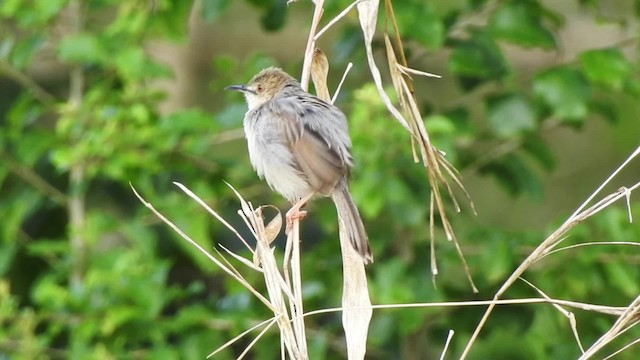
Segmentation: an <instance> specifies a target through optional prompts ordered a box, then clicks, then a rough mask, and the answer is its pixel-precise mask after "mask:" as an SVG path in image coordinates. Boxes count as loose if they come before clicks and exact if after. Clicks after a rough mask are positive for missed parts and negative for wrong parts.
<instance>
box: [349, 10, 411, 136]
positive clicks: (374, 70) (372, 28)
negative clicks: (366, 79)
mask: <svg viewBox="0 0 640 360" xmlns="http://www.w3.org/2000/svg"><path fill="white" fill-rule="evenodd" d="M379 4H380V1H379V0H368V1H364V2H361V3H358V4H357V6H358V19H359V20H360V27H361V28H362V34H363V35H364V46H365V51H366V54H367V63H368V64H369V70H370V71H371V76H372V77H373V82H374V83H375V85H376V89H377V90H378V95H379V96H380V99H382V102H383V103H384V105H385V106H386V107H387V110H389V112H390V113H391V115H393V117H394V118H396V120H398V122H399V123H400V125H402V127H404V128H405V129H407V131H409V133H411V134H413V132H412V129H411V127H410V126H409V123H407V120H405V119H404V117H403V116H402V114H400V111H398V109H396V107H395V106H393V103H392V102H391V99H389V96H387V93H386V92H385V91H384V87H383V86H382V76H381V75H380V70H379V69H378V66H377V65H376V61H375V59H374V57H373V48H372V47H371V43H372V41H373V35H374V34H375V32H376V23H377V19H378V5H379Z"/></svg>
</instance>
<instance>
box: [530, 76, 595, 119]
mask: <svg viewBox="0 0 640 360" xmlns="http://www.w3.org/2000/svg"><path fill="white" fill-rule="evenodd" d="M533 93H534V94H535V95H536V96H537V97H539V98H540V99H541V100H542V101H543V103H544V104H545V105H547V106H548V107H549V108H550V109H551V112H552V114H553V116H555V117H557V118H559V119H560V120H564V121H567V122H571V123H576V124H581V123H582V122H583V121H584V118H585V117H586V116H587V114H588V112H589V111H588V102H589V101H590V97H591V89H590V88H589V84H588V83H587V82H586V81H585V79H584V78H583V77H582V74H581V73H580V72H578V71H577V70H574V69H570V68H567V67H559V68H555V69H551V70H548V71H545V72H544V73H542V74H539V75H538V76H537V77H536V78H535V79H534V81H533Z"/></svg>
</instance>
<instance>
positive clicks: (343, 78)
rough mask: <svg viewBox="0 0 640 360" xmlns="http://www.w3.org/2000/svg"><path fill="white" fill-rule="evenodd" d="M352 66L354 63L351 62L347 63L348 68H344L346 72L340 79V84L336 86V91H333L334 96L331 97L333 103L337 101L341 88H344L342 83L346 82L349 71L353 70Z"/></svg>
mask: <svg viewBox="0 0 640 360" xmlns="http://www.w3.org/2000/svg"><path fill="white" fill-rule="evenodd" d="M352 67H353V63H351V62H350V63H348V64H347V68H346V69H344V73H343V74H342V79H340V83H339V84H338V87H337V88H336V91H335V92H334V93H333V97H332V98H331V103H332V104H334V103H335V102H336V99H337V98H338V94H340V90H341V89H342V84H343V83H344V80H345V79H346V78H347V75H348V74H349V71H351V68H352Z"/></svg>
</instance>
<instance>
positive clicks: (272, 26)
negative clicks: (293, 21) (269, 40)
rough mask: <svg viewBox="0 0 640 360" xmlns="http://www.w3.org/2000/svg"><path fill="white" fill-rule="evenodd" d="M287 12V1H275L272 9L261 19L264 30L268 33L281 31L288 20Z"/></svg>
mask: <svg viewBox="0 0 640 360" xmlns="http://www.w3.org/2000/svg"><path fill="white" fill-rule="evenodd" d="M287 11H288V8H287V2H286V1H273V2H272V4H271V7H270V8H269V9H268V10H267V12H266V13H265V14H264V15H263V16H262V18H261V19H260V22H261V23H262V26H263V27H264V29H265V30H267V31H276V30H280V28H282V26H283V25H284V21H285V19H286V18H287Z"/></svg>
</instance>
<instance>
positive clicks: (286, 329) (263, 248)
mask: <svg viewBox="0 0 640 360" xmlns="http://www.w3.org/2000/svg"><path fill="white" fill-rule="evenodd" d="M175 184H176V185H177V186H178V187H179V188H180V189H181V190H182V191H184V192H185V193H186V194H187V195H188V196H189V197H191V198H192V199H194V200H195V201H196V202H197V203H198V204H199V205H201V206H202V207H203V208H205V209H206V210H207V211H208V212H209V213H210V214H212V215H213V216H214V217H215V218H216V219H218V220H219V221H221V222H222V223H223V224H225V225H226V226H227V227H228V228H229V229H230V230H231V231H233V232H234V233H235V234H236V236H238V238H240V239H241V240H242V242H243V243H244V244H245V246H247V247H249V245H248V244H247V242H246V241H245V240H244V239H243V238H242V237H241V236H240V235H239V233H238V232H237V230H235V229H234V228H233V227H232V226H231V225H229V224H228V223H227V222H226V221H224V219H222V217H221V216H219V215H218V214H217V213H216V212H215V211H214V210H212V209H211V208H209V207H208V206H207V204H206V203H205V202H204V201H202V199H200V198H199V197H198V196H197V195H195V194H194V193H193V192H191V191H190V190H189V189H187V188H186V187H185V186H184V185H182V184H179V183H175ZM229 187H230V188H231V190H232V191H233V192H234V193H235V194H236V196H237V197H238V199H239V201H240V205H241V210H240V211H239V215H240V216H241V217H242V219H243V220H244V221H245V223H246V224H247V226H248V227H249V228H250V230H251V231H252V233H253V234H254V236H255V237H256V250H255V251H254V252H253V253H254V256H255V257H256V258H257V261H255V262H251V261H250V260H248V259H245V258H242V257H241V256H239V255H237V254H234V253H233V252H231V251H229V250H228V249H227V248H225V247H222V248H223V249H224V250H225V251H226V252H227V253H228V254H230V255H231V256H233V257H234V258H235V259H236V260H238V261H240V262H241V263H243V264H245V265H247V266H248V267H250V268H251V269H254V270H256V271H259V272H262V274H263V277H264V281H265V284H266V287H267V293H268V295H269V298H268V299H267V298H266V297H264V296H263V295H262V294H260V293H259V292H258V291H256V290H255V289H254V288H253V287H252V286H251V285H250V284H249V283H248V282H247V280H246V279H245V278H244V277H243V276H242V275H241V274H240V272H239V271H238V270H237V269H236V268H235V267H234V266H233V265H232V264H231V263H230V262H229V261H228V260H227V259H226V258H225V257H224V256H222V254H221V253H220V252H219V251H218V250H217V249H214V250H215V251H216V253H217V254H218V256H219V257H220V259H218V258H216V257H215V256H213V255H211V254H209V253H208V252H207V251H206V250H204V249H203V248H202V247H201V246H199V245H198V244H197V243H196V242H195V241H194V240H192V239H191V238H189V237H188V236H187V235H186V234H184V232H182V231H181V230H180V229H179V228H178V227H177V226H175V225H174V224H173V223H171V222H170V221H169V220H167V219H166V218H165V217H164V216H162V214H160V213H159V212H158V211H156V210H155V209H154V208H153V206H152V205H151V204H149V203H148V202H146V201H144V199H142V197H140V195H139V194H138V193H137V192H136V191H135V189H134V188H133V187H132V189H133V191H134V193H135V195H136V196H137V197H138V198H139V199H140V201H142V203H143V204H144V205H145V206H146V207H148V208H149V209H151V210H152V211H153V212H154V214H156V215H157V216H158V217H159V218H160V219H161V220H162V221H164V222H165V223H167V224H168V225H169V226H170V227H171V228H172V229H173V230H174V231H176V232H177V233H178V234H179V235H180V236H182V237H183V238H184V239H185V240H187V241H188V242H189V243H190V244H191V245H193V246H194V247H196V248H197V249H198V250H199V251H200V252H202V253H203V254H205V255H206V256H207V257H208V258H209V259H210V260H211V261H212V262H213V263H215V264H216V265H217V266H219V267H220V268H221V269H222V270H224V271H225V272H226V273H227V274H229V275H231V276H232V277H233V278H234V279H236V280H237V281H238V282H240V283H241V284H242V285H243V286H245V287H246V288H247V289H248V290H249V291H250V292H251V293H252V294H254V295H255V296H256V297H257V298H258V299H259V300H260V301H262V302H263V303H264V304H265V305H266V306H267V307H268V308H269V309H270V310H271V311H272V312H273V314H274V317H273V319H272V320H269V321H271V322H272V323H276V324H277V325H278V328H279V330H280V337H281V340H282V344H283V352H286V354H287V355H288V356H289V357H290V358H292V359H308V355H307V348H306V339H305V337H304V331H303V332H302V335H301V336H300V334H299V333H296V332H294V329H293V328H292V326H291V321H290V316H289V310H288V309H287V307H286V302H285V297H286V298H287V299H292V298H293V297H294V295H295V297H297V299H296V300H295V301H293V303H294V304H295V306H298V308H295V307H293V308H292V309H291V313H292V314H295V315H296V317H297V316H298V315H299V314H301V313H302V308H301V304H302V298H301V296H302V295H301V292H300V291H299V290H298V291H297V292H296V291H292V290H291V289H290V288H289V287H288V285H287V283H286V281H285V280H284V278H283V277H282V275H281V274H280V272H279V270H278V266H277V261H276V259H275V255H274V252H273V250H272V249H271V248H270V247H269V244H270V242H271V241H272V240H273V238H274V234H273V233H274V232H276V233H277V231H278V230H279V229H280V228H281V225H282V220H281V216H280V214H279V213H278V214H277V215H276V217H275V218H274V220H272V221H271V222H270V224H269V225H268V226H267V227H265V225H264V221H263V218H262V209H263V208H265V207H259V208H258V209H254V208H253V206H252V205H251V204H250V203H248V202H246V201H245V200H244V199H243V198H242V196H241V195H240V194H239V193H238V192H237V191H236V190H235V189H234V188H233V187H232V186H231V185H229ZM249 248H250V247H249ZM252 251H253V250H252ZM257 264H260V265H261V267H258V265H257ZM270 326H271V325H269V326H267V328H265V329H264V330H263V331H262V332H261V333H260V334H259V335H258V337H257V338H256V339H254V340H253V341H252V342H251V343H250V345H249V347H248V348H246V349H245V351H244V352H243V354H242V355H241V356H240V357H243V356H244V355H245V354H246V353H247V352H248V351H249V350H250V348H251V346H253V344H255V342H256V341H258V340H259V339H260V338H261V337H262V334H264V332H265V331H267V330H268V328H269V327H270ZM243 334H245V333H243ZM242 336H244V335H242ZM238 338H239V337H236V338H235V339H234V340H232V341H231V342H228V343H227V344H225V345H223V347H222V348H225V347H227V346H229V345H230V344H231V343H233V342H234V341H236V340H237V339H238ZM217 351H221V349H218V350H217ZM214 354H215V352H214Z"/></svg>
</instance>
